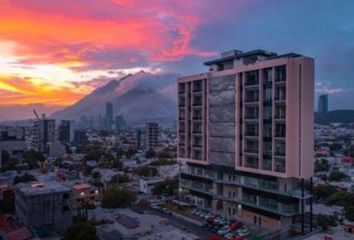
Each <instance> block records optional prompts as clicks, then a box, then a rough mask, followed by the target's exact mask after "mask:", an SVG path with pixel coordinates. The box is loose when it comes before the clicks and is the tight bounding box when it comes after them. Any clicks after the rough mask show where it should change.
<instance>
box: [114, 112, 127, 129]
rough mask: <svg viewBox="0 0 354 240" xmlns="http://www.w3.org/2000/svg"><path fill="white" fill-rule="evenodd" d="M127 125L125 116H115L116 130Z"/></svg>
mask: <svg viewBox="0 0 354 240" xmlns="http://www.w3.org/2000/svg"><path fill="white" fill-rule="evenodd" d="M126 125H127V122H126V121H125V118H124V117H123V116H122V115H119V116H116V119H115V127H116V130H117V131H121V130H123V129H124V128H125V127H126Z"/></svg>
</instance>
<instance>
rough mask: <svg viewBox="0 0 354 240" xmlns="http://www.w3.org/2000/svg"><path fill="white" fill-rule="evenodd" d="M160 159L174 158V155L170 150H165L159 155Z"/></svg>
mask: <svg viewBox="0 0 354 240" xmlns="http://www.w3.org/2000/svg"><path fill="white" fill-rule="evenodd" d="M157 156H158V158H159V159H163V158H172V155H171V154H170V152H169V151H168V149H166V148H165V149H163V150H162V151H161V152H159V153H158V155H157Z"/></svg>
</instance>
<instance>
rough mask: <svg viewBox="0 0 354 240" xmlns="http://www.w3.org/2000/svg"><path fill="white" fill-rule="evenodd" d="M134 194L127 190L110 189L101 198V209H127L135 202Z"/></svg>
mask: <svg viewBox="0 0 354 240" xmlns="http://www.w3.org/2000/svg"><path fill="white" fill-rule="evenodd" d="M136 199H137V197H136V194H135V193H134V192H132V191H129V190H128V189H118V188H111V189H108V190H107V191H106V192H104V194H103V196H102V207H103V208H121V207H127V206H129V205H130V204H132V203H134V202H135V201H136Z"/></svg>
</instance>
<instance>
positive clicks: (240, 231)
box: [236, 227, 250, 237]
mask: <svg viewBox="0 0 354 240" xmlns="http://www.w3.org/2000/svg"><path fill="white" fill-rule="evenodd" d="M236 232H237V235H238V236H240V237H246V236H248V235H249V234H250V231H249V230H248V228H247V227H241V228H240V229H237V231H236Z"/></svg>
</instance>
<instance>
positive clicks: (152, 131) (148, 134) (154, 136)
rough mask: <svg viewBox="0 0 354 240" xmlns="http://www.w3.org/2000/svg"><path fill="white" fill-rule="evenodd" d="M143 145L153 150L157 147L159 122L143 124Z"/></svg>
mask: <svg viewBox="0 0 354 240" xmlns="http://www.w3.org/2000/svg"><path fill="white" fill-rule="evenodd" d="M145 141H146V144H145V147H146V149H147V150H149V149H153V150H155V149H156V148H157V147H159V124H158V123H156V122H150V123H146V124H145Z"/></svg>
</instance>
